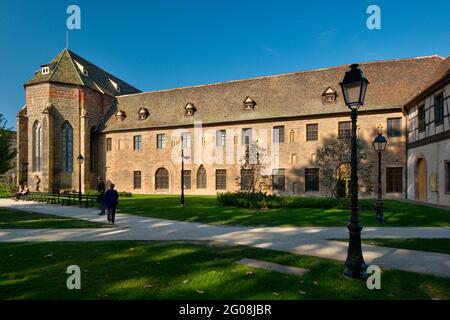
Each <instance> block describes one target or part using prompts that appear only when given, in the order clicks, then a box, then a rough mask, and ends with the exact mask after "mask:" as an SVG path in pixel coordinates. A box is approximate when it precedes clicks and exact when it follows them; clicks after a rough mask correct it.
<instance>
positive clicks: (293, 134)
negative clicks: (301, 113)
mask: <svg viewBox="0 0 450 320" xmlns="http://www.w3.org/2000/svg"><path fill="white" fill-rule="evenodd" d="M289 141H290V142H295V131H294V130H291V132H290V133H289Z"/></svg>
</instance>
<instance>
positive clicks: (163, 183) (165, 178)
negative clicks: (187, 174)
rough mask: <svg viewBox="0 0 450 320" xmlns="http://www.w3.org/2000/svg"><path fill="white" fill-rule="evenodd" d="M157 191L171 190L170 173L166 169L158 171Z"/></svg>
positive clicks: (156, 176)
mask: <svg viewBox="0 0 450 320" xmlns="http://www.w3.org/2000/svg"><path fill="white" fill-rule="evenodd" d="M155 189H169V171H167V169H166V168H159V169H158V170H156V173H155Z"/></svg>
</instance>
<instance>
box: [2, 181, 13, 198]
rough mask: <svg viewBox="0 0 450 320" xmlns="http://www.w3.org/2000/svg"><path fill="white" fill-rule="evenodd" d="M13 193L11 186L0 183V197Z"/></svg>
mask: <svg viewBox="0 0 450 320" xmlns="http://www.w3.org/2000/svg"><path fill="white" fill-rule="evenodd" d="M14 191H16V190H15V187H14V186H13V185H11V184H6V183H1V182H0V196H11V195H13V193H14Z"/></svg>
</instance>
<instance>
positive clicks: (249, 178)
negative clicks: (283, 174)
mask: <svg viewBox="0 0 450 320" xmlns="http://www.w3.org/2000/svg"><path fill="white" fill-rule="evenodd" d="M265 156H266V154H265V149H262V148H260V147H259V145H258V142H252V143H250V144H248V145H246V146H245V155H244V156H243V157H242V159H241V160H240V163H241V165H240V175H239V176H238V177H237V178H236V185H237V187H238V188H239V189H240V190H242V191H245V192H248V193H256V192H263V193H266V192H267V191H269V189H270V186H271V179H270V178H269V176H268V175H266V174H264V173H263V171H264V169H265V166H264V165H263V161H262V159H264V157H265Z"/></svg>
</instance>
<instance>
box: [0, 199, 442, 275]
mask: <svg viewBox="0 0 450 320" xmlns="http://www.w3.org/2000/svg"><path fill="white" fill-rule="evenodd" d="M0 207H8V208H12V209H19V210H24V211H31V212H37V213H46V214H55V215H59V216H65V217H71V218H77V219H83V220H89V221H94V222H104V221H105V217H104V216H103V217H100V216H98V215H97V212H98V211H97V210H96V209H84V208H83V209H80V208H77V207H61V206H57V205H49V204H41V203H33V202H22V201H20V202H15V201H12V200H6V199H0ZM116 224H117V227H116V228H99V229H91V228H90V229H0V242H21V241H105V240H108V241H110V240H158V241H173V240H187V241H213V242H217V243H220V244H224V245H246V246H251V247H257V248H264V249H273V250H279V251H286V252H291V253H295V254H302V255H309V256H315V257H320V258H328V259H333V260H338V261H345V258H346V255H347V243H346V242H340V241H329V240H327V239H347V238H348V234H347V230H346V229H345V228H339V227H331V228H325V227H305V228H298V227H266V228H260V227H237V226H214V225H207V224H200V223H188V222H180V221H172V220H162V219H154V218H146V217H140V216H133V215H127V214H118V215H117V216H116ZM363 238H366V239H368V238H450V228H444V227H441V228H435V227H431V228H427V227H423V228H389V227H367V228H365V229H363ZM363 252H364V259H365V261H366V263H367V264H368V265H369V264H376V265H379V266H381V267H383V268H387V269H389V268H391V269H398V270H404V271H411V272H417V273H423V274H431V275H436V276H441V277H450V255H446V254H440V253H432V252H423V251H413V250H404V249H395V248H387V247H379V246H372V245H365V244H363Z"/></svg>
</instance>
